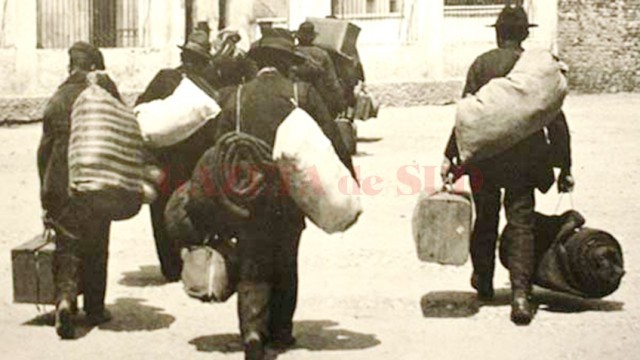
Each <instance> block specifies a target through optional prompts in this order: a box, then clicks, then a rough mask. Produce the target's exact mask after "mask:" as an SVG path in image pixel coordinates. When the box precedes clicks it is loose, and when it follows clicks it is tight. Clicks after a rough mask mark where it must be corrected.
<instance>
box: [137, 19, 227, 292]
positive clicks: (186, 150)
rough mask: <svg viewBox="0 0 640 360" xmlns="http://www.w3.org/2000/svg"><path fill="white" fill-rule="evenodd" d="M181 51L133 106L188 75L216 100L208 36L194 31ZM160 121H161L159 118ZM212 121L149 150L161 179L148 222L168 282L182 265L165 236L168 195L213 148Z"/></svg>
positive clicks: (169, 91)
mask: <svg viewBox="0 0 640 360" xmlns="http://www.w3.org/2000/svg"><path fill="white" fill-rule="evenodd" d="M179 47H180V48H181V49H182V54H181V58H182V65H181V66H180V67H178V68H176V69H163V70H161V71H160V72H159V73H158V74H157V75H156V76H155V77H154V78H153V80H151V83H149V86H147V88H146V89H145V91H144V93H142V94H141V95H140V96H139V97H138V99H137V100H136V106H137V105H139V104H143V103H148V102H151V101H154V100H158V99H165V98H167V97H169V96H170V95H172V94H173V92H174V91H175V90H176V88H177V87H178V85H179V84H180V82H181V81H182V78H183V76H187V77H188V78H189V79H190V80H191V81H193V82H194V83H195V84H196V85H197V86H198V88H200V89H202V90H203V91H204V92H205V93H207V94H208V95H210V96H211V97H212V98H214V99H216V98H217V97H218V94H217V92H216V90H215V89H214V88H213V86H212V84H210V82H209V81H208V80H207V78H208V77H210V76H208V72H209V71H212V68H211V67H210V61H211V59H212V57H211V53H210V50H211V45H210V44H209V37H208V35H207V34H206V33H205V32H204V31H201V30H196V31H194V32H193V33H192V34H191V35H189V38H188V40H187V43H186V44H185V45H184V46H179ZM158 121H160V119H158ZM214 125H215V122H214V121H209V122H207V123H206V124H205V125H203V126H202V128H200V129H199V130H198V131H197V132H196V133H194V134H193V135H191V136H190V137H189V138H188V139H186V140H184V141H181V142H179V143H177V144H175V145H171V146H168V147H162V148H154V149H151V153H152V155H153V156H154V157H155V160H156V161H157V162H158V163H159V165H160V167H161V168H162V170H163V173H164V177H163V179H162V181H161V183H160V185H159V191H158V197H157V199H156V201H154V202H153V203H152V204H151V222H152V226H153V236H154V238H155V242H156V250H157V252H158V258H159V260H160V266H161V270H162V274H163V275H164V277H165V278H166V279H167V280H168V281H178V280H179V279H180V271H181V269H182V262H181V259H180V249H178V248H177V246H176V245H175V244H173V243H172V242H171V239H169V237H168V236H167V234H166V229H165V227H166V225H165V222H164V210H165V207H166V204H167V202H168V201H169V198H170V197H171V194H172V193H173V192H174V191H175V190H176V189H177V188H178V187H180V185H182V184H183V183H184V182H186V181H187V180H188V179H189V178H190V177H191V173H192V172H193V168H194V167H195V164H196V162H197V161H198V159H199V158H200V156H201V155H202V154H203V153H204V151H206V150H207V149H208V148H209V147H211V146H213V135H214V129H215V127H214Z"/></svg>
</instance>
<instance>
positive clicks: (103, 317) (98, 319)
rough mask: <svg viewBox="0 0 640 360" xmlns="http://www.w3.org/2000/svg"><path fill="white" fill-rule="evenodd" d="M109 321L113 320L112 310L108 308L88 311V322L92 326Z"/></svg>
mask: <svg viewBox="0 0 640 360" xmlns="http://www.w3.org/2000/svg"><path fill="white" fill-rule="evenodd" d="M109 321H111V312H109V310H107V309H103V310H102V311H96V312H90V313H87V323H88V324H89V325H91V326H98V325H100V324H104V323H106V322H109Z"/></svg>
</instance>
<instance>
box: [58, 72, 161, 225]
mask: <svg viewBox="0 0 640 360" xmlns="http://www.w3.org/2000/svg"><path fill="white" fill-rule="evenodd" d="M105 76H107V75H106V74H105V73H101V72H92V73H90V74H89V75H88V76H87V80H88V82H89V86H88V87H87V88H86V89H85V90H83V91H82V93H80V95H79V96H78V98H77V100H76V101H75V103H74V104H73V110H72V113H71V136H70V140H69V153H68V159H69V192H70V195H71V197H72V198H76V199H78V198H82V200H83V201H85V202H86V203H87V204H90V206H91V207H92V210H94V211H97V212H99V213H100V214H104V215H105V216H106V217H108V218H110V219H112V220H123V219H128V218H130V217H132V216H134V215H136V214H137V213H138V211H139V210H140V207H141V205H142V203H143V201H145V186H144V185H145V184H149V183H153V182H154V180H153V179H150V178H149V176H148V174H151V172H146V171H145V167H146V166H147V165H146V164H145V158H144V154H143V142H142V136H141V133H140V128H139V127H138V123H137V121H136V118H135V116H134V114H133V111H132V110H131V108H129V107H128V106H126V105H125V104H123V103H122V102H121V101H119V100H118V99H116V98H114V97H113V96H112V95H111V94H110V93H109V92H107V91H106V90H105V89H103V88H102V87H100V86H99V85H98V82H99V81H100V78H101V77H105Z"/></svg>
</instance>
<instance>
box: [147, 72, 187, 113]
mask: <svg viewBox="0 0 640 360" xmlns="http://www.w3.org/2000/svg"><path fill="white" fill-rule="evenodd" d="M181 80H182V75H181V74H180V72H179V71H177V70H161V71H160V72H159V73H158V74H156V76H155V77H154V78H153V80H151V82H150V83H149V85H148V86H147V88H146V89H145V91H144V92H143V93H142V94H141V95H140V96H138V99H137V100H136V105H139V104H142V103H147V102H150V101H153V100H158V99H164V98H166V97H168V96H169V95H171V94H173V91H174V90H175V89H176V88H177V87H178V85H179V84H180V81H181Z"/></svg>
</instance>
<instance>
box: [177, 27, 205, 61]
mask: <svg viewBox="0 0 640 360" xmlns="http://www.w3.org/2000/svg"><path fill="white" fill-rule="evenodd" d="M178 47H179V48H180V49H182V51H190V52H193V53H195V54H198V55H200V56H202V57H205V58H207V59H209V58H211V44H210V43H209V36H207V33H205V32H204V31H202V30H196V31H194V32H192V33H191V34H190V35H189V37H188V38H187V43H186V44H184V45H182V46H181V45H178Z"/></svg>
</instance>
